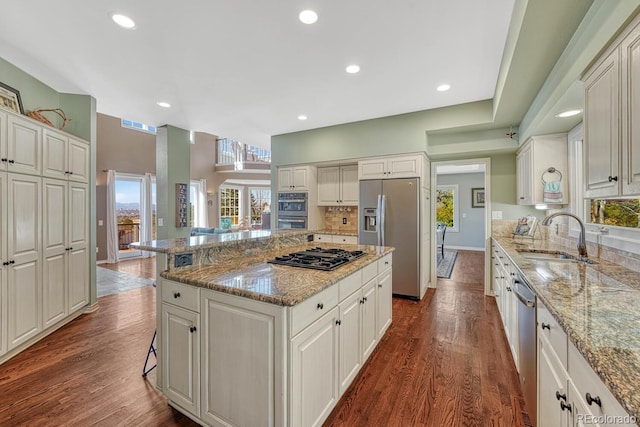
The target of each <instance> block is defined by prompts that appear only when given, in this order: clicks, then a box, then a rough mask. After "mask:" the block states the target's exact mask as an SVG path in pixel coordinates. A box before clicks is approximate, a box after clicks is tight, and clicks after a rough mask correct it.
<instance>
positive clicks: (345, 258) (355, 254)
mask: <svg viewBox="0 0 640 427" xmlns="http://www.w3.org/2000/svg"><path fill="white" fill-rule="evenodd" d="M365 255H366V253H364V252H363V251H346V250H344V249H338V248H329V249H326V248H312V249H307V250H306V251H302V252H294V253H291V254H289V255H283V256H279V257H276V258H275V259H272V260H270V261H267V262H268V263H271V264H280V265H289V266H292V267H303V268H313V269H315V270H325V271H331V270H335V269H336V268H338V267H340V266H343V265H345V264H348V263H350V262H351V261H354V260H356V259H358V258H360V257H363V256H365Z"/></svg>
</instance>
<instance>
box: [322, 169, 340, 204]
mask: <svg viewBox="0 0 640 427" xmlns="http://www.w3.org/2000/svg"><path fill="white" fill-rule="evenodd" d="M339 203H340V168H338V167H331V168H318V206H335V205H337V204H339Z"/></svg>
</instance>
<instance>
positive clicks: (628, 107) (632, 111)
mask: <svg viewBox="0 0 640 427" xmlns="http://www.w3.org/2000/svg"><path fill="white" fill-rule="evenodd" d="M622 63H623V64H624V66H623V67H622V80H621V81H622V176H623V178H622V193H623V195H636V194H640V121H639V120H638V117H640V116H639V115H640V27H636V29H635V30H634V31H633V32H632V33H631V34H630V35H629V36H628V37H626V38H625V40H624V42H623V43H622Z"/></svg>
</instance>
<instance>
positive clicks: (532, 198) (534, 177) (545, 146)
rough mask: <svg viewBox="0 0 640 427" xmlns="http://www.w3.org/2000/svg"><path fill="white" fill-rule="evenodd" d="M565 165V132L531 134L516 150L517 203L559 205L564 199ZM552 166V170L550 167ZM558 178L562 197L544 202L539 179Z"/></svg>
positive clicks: (542, 184) (565, 193) (548, 180)
mask: <svg viewBox="0 0 640 427" xmlns="http://www.w3.org/2000/svg"><path fill="white" fill-rule="evenodd" d="M567 165H568V163H567V134H566V133H558V134H552V135H540V136H532V137H531V138H529V139H528V140H527V142H525V144H524V145H523V146H522V148H521V149H520V150H519V151H518V153H517V154H516V178H517V187H516V188H517V199H518V200H517V202H518V204H519V205H537V204H556V205H561V204H566V203H568V201H569V194H568V188H569V186H568V185H567V179H568V166H567ZM552 168H553V169H552ZM554 169H555V170H556V172H551V171H550V170H554ZM559 179H560V191H561V192H562V201H560V202H558V203H551V202H545V201H544V197H543V193H544V183H543V180H544V181H546V182H551V181H557V180H559Z"/></svg>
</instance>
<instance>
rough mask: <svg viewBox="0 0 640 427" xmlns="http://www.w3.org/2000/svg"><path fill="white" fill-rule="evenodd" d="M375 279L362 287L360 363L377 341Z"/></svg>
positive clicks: (366, 357) (376, 284) (369, 353)
mask: <svg viewBox="0 0 640 427" xmlns="http://www.w3.org/2000/svg"><path fill="white" fill-rule="evenodd" d="M377 286H378V283H377V281H376V280H372V281H370V282H369V283H367V284H366V285H364V286H363V287H362V306H361V313H362V363H363V364H364V362H365V361H366V360H367V359H368V358H369V356H370V355H371V353H372V352H373V349H374V348H376V344H377V343H378V333H377V332H378V330H377V325H376V311H377V309H378V301H377V295H378V293H377V292H376V291H377Z"/></svg>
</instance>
